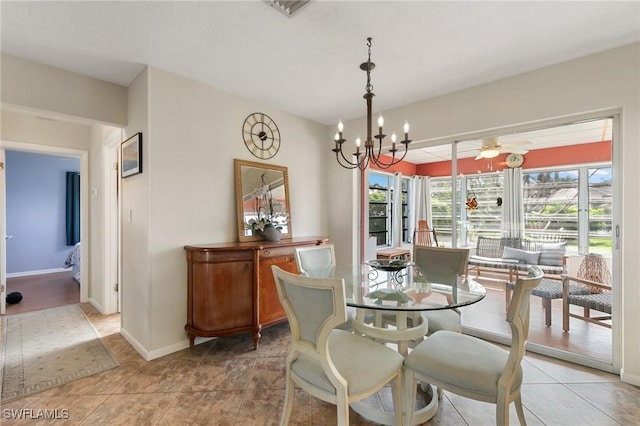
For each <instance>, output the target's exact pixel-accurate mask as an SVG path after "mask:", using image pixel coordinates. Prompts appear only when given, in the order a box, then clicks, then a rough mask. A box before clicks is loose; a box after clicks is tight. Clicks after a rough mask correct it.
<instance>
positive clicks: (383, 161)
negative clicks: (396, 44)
mask: <svg viewBox="0 0 640 426" xmlns="http://www.w3.org/2000/svg"><path fill="white" fill-rule="evenodd" d="M367 54H368V57H367V62H364V63H362V64H360V69H361V70H363V71H366V73H367V86H366V92H367V93H365V95H364V98H365V101H366V104H367V138H366V140H365V141H364V146H363V147H361V146H360V144H361V143H362V142H361V140H360V137H358V138H356V151H355V152H354V153H353V154H352V156H353V157H355V158H354V159H353V161H351V160H349V159H348V156H347V155H345V153H344V151H343V150H342V148H343V145H344V143H345V142H346V139H344V138H343V133H342V132H343V130H344V125H343V123H342V121H340V122H339V123H338V132H337V133H336V135H335V138H334V142H335V148H333V149H332V150H331V151H333V152H335V153H336V161H337V162H338V164H340V166H342V167H344V168H345V169H356V168H358V169H360V170H363V171H364V170H366V169H367V168H368V167H369V165H370V164H371V165H374V166H375V167H377V168H380V169H388V168H389V167H391V166H393V165H396V164H398V163H399V162H401V161H402V160H403V159H404V157H405V156H406V155H407V152H408V150H409V143H411V140H410V139H409V123H407V122H405V123H404V140H401V141H399V143H400V145H404V152H403V154H402V156H398V157H396V153H397V152H398V151H400V150H399V149H397V148H396V134H395V132H393V134H392V135H391V149H388V150H387V152H384V153H383V151H382V141H383V140H384V138H385V137H386V136H387V135H385V134H384V133H383V132H382V126H383V125H384V119H383V118H382V114H380V117H379V118H378V133H377V134H376V135H375V136H373V137H372V122H371V110H372V103H373V97H374V96H375V95H374V93H373V85H372V84H371V70H373V69H374V68H375V64H374V63H373V62H371V37H369V38H367ZM374 139H375V140H374ZM361 148H363V149H362V151H361Z"/></svg>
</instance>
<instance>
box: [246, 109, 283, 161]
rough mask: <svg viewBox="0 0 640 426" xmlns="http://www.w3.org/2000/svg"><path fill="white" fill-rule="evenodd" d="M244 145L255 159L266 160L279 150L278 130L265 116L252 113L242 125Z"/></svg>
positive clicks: (259, 113)
mask: <svg viewBox="0 0 640 426" xmlns="http://www.w3.org/2000/svg"><path fill="white" fill-rule="evenodd" d="M242 138H243V140H244V145H245V146H246V147H247V149H248V150H249V152H251V153H252V154H253V155H255V156H256V157H258V158H260V159H263V160H267V159H269V158H272V157H274V156H275V155H276V154H277V153H278V150H279V149H280V130H278V126H277V125H276V122H275V121H273V119H272V118H271V117H269V116H268V115H267V114H264V113H261V112H254V113H253V114H250V115H249V116H248V117H247V118H246V119H245V120H244V124H243V125H242Z"/></svg>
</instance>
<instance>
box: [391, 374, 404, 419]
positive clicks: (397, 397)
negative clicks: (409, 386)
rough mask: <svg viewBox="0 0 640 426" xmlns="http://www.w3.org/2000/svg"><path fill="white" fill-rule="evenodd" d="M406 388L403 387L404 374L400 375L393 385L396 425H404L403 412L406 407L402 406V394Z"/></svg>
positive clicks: (392, 393)
mask: <svg viewBox="0 0 640 426" xmlns="http://www.w3.org/2000/svg"><path fill="white" fill-rule="evenodd" d="M403 392H404V388H403V387H402V374H398V375H397V376H396V378H395V379H394V380H393V382H392V383H391V396H392V399H393V409H394V412H395V424H397V425H401V424H402V410H403V409H404V405H403V404H402V402H403V401H402V399H403V398H402V393H403Z"/></svg>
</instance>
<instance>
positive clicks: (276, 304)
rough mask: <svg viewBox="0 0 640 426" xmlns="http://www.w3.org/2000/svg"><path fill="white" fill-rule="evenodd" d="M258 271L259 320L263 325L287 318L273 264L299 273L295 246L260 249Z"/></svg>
mask: <svg viewBox="0 0 640 426" xmlns="http://www.w3.org/2000/svg"><path fill="white" fill-rule="evenodd" d="M259 258H260V267H259V268H260V269H259V271H258V322H259V323H260V326H261V327H265V326H269V325H271V324H275V323H277V322H280V321H284V320H285V319H286V314H285V312H284V308H283V307H282V304H280V299H279V298H278V290H276V283H275V281H274V279H273V271H272V269H271V266H273V265H276V266H278V267H279V268H280V269H283V270H285V271H287V272H293V273H296V274H297V273H299V272H298V268H297V266H296V258H295V248H293V247H282V248H274V249H264V250H260V253H259Z"/></svg>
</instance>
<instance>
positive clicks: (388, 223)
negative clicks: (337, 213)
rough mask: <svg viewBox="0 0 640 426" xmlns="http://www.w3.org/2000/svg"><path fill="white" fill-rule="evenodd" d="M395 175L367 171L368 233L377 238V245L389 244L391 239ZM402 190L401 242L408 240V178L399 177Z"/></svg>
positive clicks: (393, 226)
mask: <svg viewBox="0 0 640 426" xmlns="http://www.w3.org/2000/svg"><path fill="white" fill-rule="evenodd" d="M395 179H396V176H394V175H391V174H387V173H379V172H369V235H371V236H373V237H375V238H376V240H377V245H378V246H389V245H391V244H392V241H393V230H394V229H395V226H396V225H395V219H394V217H393V211H394V209H393V188H394V185H395ZM400 188H401V191H402V197H401V200H402V207H401V217H400V220H401V226H402V237H401V241H402V242H403V243H407V242H409V205H410V204H409V201H410V190H409V188H410V180H409V178H404V177H403V178H401V181H400Z"/></svg>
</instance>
